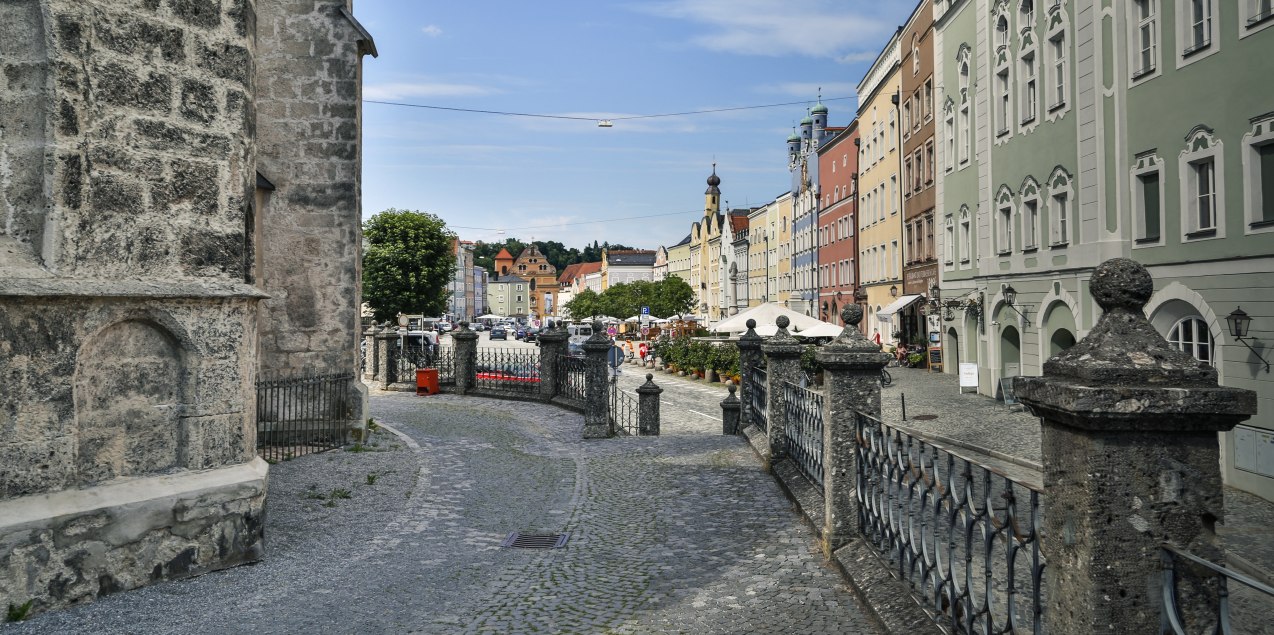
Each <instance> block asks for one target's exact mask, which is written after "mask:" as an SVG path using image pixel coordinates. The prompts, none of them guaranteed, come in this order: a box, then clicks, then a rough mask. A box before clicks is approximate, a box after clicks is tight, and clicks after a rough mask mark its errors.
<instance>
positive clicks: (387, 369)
mask: <svg viewBox="0 0 1274 635" xmlns="http://www.w3.org/2000/svg"><path fill="white" fill-rule="evenodd" d="M375 337H376V379H377V380H378V381H380V387H381V389H382V390H388V389H389V385H390V384H392V383H394V382H395V381H397V379H396V377H395V375H396V371H397V370H398V369H397V368H394V366H395V365H396V364H391V363H390V354H389V348H390V347H391V346H393V347H397V346H398V330H397V329H392V328H390V327H389V323H388V322H386V323H385V325H384V326H383V327H382V328H381V330H380V332H379V333H377V334H376V336H375ZM393 357H395V358H397V356H396V355H395V356H393Z"/></svg>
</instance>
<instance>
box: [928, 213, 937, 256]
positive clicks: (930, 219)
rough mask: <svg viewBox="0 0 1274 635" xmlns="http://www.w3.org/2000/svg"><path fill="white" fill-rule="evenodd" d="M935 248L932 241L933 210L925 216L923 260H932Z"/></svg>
mask: <svg viewBox="0 0 1274 635" xmlns="http://www.w3.org/2000/svg"><path fill="white" fill-rule="evenodd" d="M937 249H938V247H937V245H935V244H934V242H933V212H932V211H931V212H929V213H928V214H927V215H926V216H925V260H934V259H935V256H936V252H937Z"/></svg>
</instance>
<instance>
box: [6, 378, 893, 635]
mask: <svg viewBox="0 0 1274 635" xmlns="http://www.w3.org/2000/svg"><path fill="white" fill-rule="evenodd" d="M643 377H644V375H643ZM717 401H719V399H718V400H717ZM371 409H372V413H373V415H374V416H375V417H376V419H377V420H378V421H383V422H386V423H388V424H390V425H392V426H395V427H397V428H398V429H399V430H401V431H402V432H403V433H404V434H405V435H407V436H408V437H409V438H410V440H400V439H398V438H396V437H393V436H391V435H389V434H388V433H387V432H386V431H385V430H384V429H382V430H381V431H380V432H378V433H377V434H376V435H375V436H374V437H373V441H372V443H371V445H372V446H373V447H371V449H372V450H374V451H370V452H361V453H352V452H337V453H328V454H323V455H316V456H310V457H303V458H300V459H296V460H293V461H290V462H286V463H282V464H279V465H276V466H274V469H273V471H272V472H271V476H270V479H271V480H270V503H269V505H270V507H269V517H268V520H267V522H268V526H267V534H266V535H267V540H268V541H269V542H268V546H267V554H266V558H265V560H264V561H263V562H262V563H260V564H258V565H255V566H251V567H241V568H238V569H233V570H230V571H224V572H219V573H213V574H209V575H205V576H202V577H199V578H195V579H193V580H187V581H182V582H175V583H167V584H160V585H156V586H153V587H149V588H147V589H143V590H140V591H137V592H131V593H124V594H120V595H117V596H112V597H107V598H103V599H101V600H99V601H97V602H95V603H92V604H89V605H85V606H82V607H76V608H73V609H69V610H66V611H62V612H55V613H50V614H46V615H42V616H38V617H37V618H35V619H33V620H31V621H29V622H25V623H22V624H18V625H11V626H10V627H8V628H0V631H3V632H5V633H6V635H7V634H8V633H9V632H12V633H90V632H91V633H236V632H252V633H296V632H324V633H353V632H359V633H378V632H392V633H405V632H415V633H533V632H541V633H559V632H560V633H616V634H619V633H695V634H700V633H833V632H835V633H871V632H875V630H874V628H873V627H872V626H871V625H870V623H869V622H868V621H867V620H866V619H865V618H864V616H863V614H862V612H861V611H860V609H859V606H858V604H857V602H856V600H855V598H854V597H853V596H852V595H851V594H850V593H849V591H848V590H847V588H846V587H845V585H844V583H843V581H842V580H841V578H840V577H839V575H838V574H837V573H836V572H835V571H834V570H833V569H831V568H830V567H828V566H827V565H825V564H824V562H823V560H822V557H821V555H820V554H819V553H818V552H817V551H816V548H815V541H814V537H813V534H812V532H811V531H810V530H809V529H808V528H807V527H806V526H805V525H803V524H802V523H801V521H800V520H799V518H798V516H797V515H796V514H795V513H794V511H793V509H792V506H791V504H790V503H789V502H788V501H787V499H785V498H784V496H783V495H782V494H781V493H780V491H779V489H778V487H777V486H776V485H775V483H774V481H773V480H772V478H771V477H770V476H769V475H767V474H765V473H763V472H762V471H761V470H760V469H759V466H758V463H757V460H756V458H755V456H754V455H753V454H752V451H751V450H750V449H749V448H748V447H747V446H746V444H744V443H743V441H742V440H741V439H739V438H737V437H724V436H720V434H719V425H720V424H719V422H718V423H716V424H715V425H717V426H718V428H717V434H715V435H713V434H699V435H694V436H688V435H680V436H679V435H672V436H667V437H658V438H650V437H647V438H637V439H633V438H628V439H613V440H603V441H590V442H584V441H582V440H581V439H580V433H581V429H582V425H583V420H582V417H581V416H579V415H576V414H573V413H569V412H566V411H563V410H561V409H558V408H555V407H552V406H544V405H539V404H529V403H520V402H511V401H496V400H488V399H462V398H459V397H454V396H450V395H443V396H435V397H427V398H419V397H415V396H414V395H409V394H395V395H377V396H374V397H373V399H372V407H371ZM413 446H418V447H413ZM373 475H374V476H373ZM339 490H348V492H349V496H350V498H344V495H345V494H343V493H342V492H340V491H339ZM511 531H539V532H566V531H569V532H570V534H571V535H570V540H569V542H568V543H567V545H566V547H565V548H563V549H558V550H542V551H541V550H516V549H503V548H501V547H500V546H499V545H500V542H501V541H502V540H503V539H504V538H505V536H506V535H507V534H508V533H509V532H511Z"/></svg>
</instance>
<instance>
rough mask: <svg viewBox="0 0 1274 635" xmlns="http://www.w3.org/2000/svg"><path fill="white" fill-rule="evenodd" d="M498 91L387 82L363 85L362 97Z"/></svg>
mask: <svg viewBox="0 0 1274 635" xmlns="http://www.w3.org/2000/svg"><path fill="white" fill-rule="evenodd" d="M499 92H500V90H499V89H496V88H492V87H490V86H479V85H477V84H465V83H456V82H428V81H420V82H389V83H384V84H369V85H367V86H364V87H363V98H364V99H377V100H393V99H407V98H411V97H476V96H482V95H494V94H496V93H499Z"/></svg>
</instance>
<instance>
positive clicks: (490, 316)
mask: <svg viewBox="0 0 1274 635" xmlns="http://www.w3.org/2000/svg"><path fill="white" fill-rule="evenodd" d="M476 319H479V320H503V319H504V316H503V315H496V314H494V313H488V314H486V315H479V316H478V317H477V318H476Z"/></svg>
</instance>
